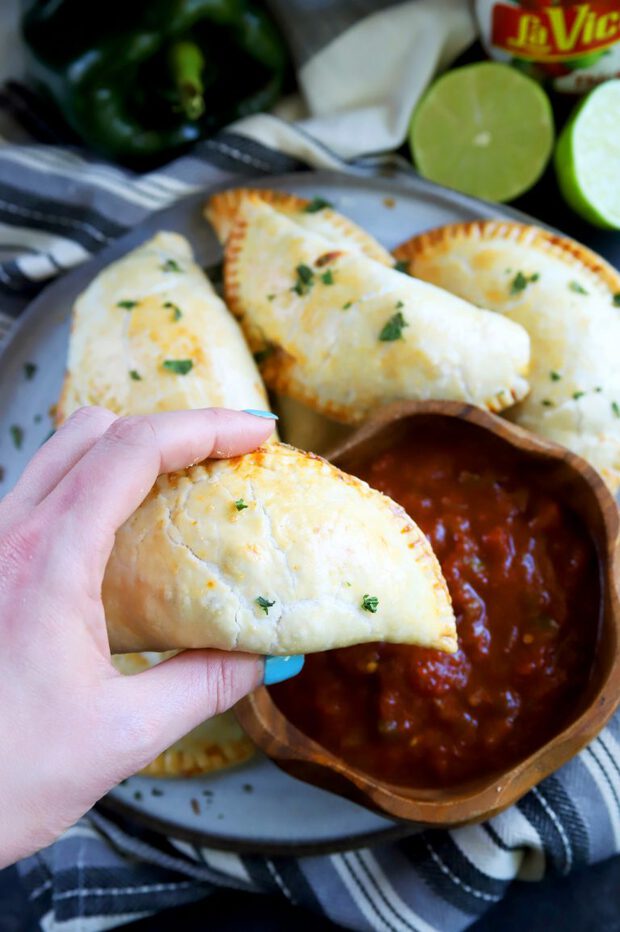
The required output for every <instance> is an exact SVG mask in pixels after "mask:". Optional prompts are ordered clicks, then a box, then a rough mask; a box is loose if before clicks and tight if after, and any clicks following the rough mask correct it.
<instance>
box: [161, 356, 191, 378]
mask: <svg viewBox="0 0 620 932" xmlns="http://www.w3.org/2000/svg"><path fill="white" fill-rule="evenodd" d="M162 365H163V368H164V369H167V370H168V372H174V373H175V374H176V375H187V373H188V372H191V370H192V369H193V368H194V363H193V362H192V360H191V359H164V361H163V363H162Z"/></svg>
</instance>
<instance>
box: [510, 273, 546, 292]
mask: <svg viewBox="0 0 620 932" xmlns="http://www.w3.org/2000/svg"><path fill="white" fill-rule="evenodd" d="M539 278H540V275H539V274H538V272H534V274H533V275H524V274H523V272H517V274H516V275H515V277H514V278H513V280H512V281H511V283H510V294H519V292H521V291H525V289H526V288H527V286H528V285H529V284H530V282H537V281H538V279H539Z"/></svg>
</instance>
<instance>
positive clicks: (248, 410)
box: [243, 408, 280, 421]
mask: <svg viewBox="0 0 620 932" xmlns="http://www.w3.org/2000/svg"><path fill="white" fill-rule="evenodd" d="M243 413H244V414H253V415H254V417H266V418H269V420H270V421H279V420H280V419H279V417H278V415H277V414H274V413H273V411H260V410H259V409H258V408H244V409H243Z"/></svg>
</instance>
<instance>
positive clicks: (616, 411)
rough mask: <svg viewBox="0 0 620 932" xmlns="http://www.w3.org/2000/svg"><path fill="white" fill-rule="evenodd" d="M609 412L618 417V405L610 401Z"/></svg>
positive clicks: (619, 413)
mask: <svg viewBox="0 0 620 932" xmlns="http://www.w3.org/2000/svg"><path fill="white" fill-rule="evenodd" d="M611 410H612V411H613V412H614V414H615V415H616V417H620V405H619V404H618V402H617V401H612V403H611Z"/></svg>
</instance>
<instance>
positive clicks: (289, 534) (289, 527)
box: [103, 443, 456, 654]
mask: <svg viewBox="0 0 620 932" xmlns="http://www.w3.org/2000/svg"><path fill="white" fill-rule="evenodd" d="M103 603H104V607H105V612H106V619H107V624H108V633H109V637H110V644H111V647H112V650H113V651H133V650H167V649H174V648H190V647H215V648H220V649H223V650H242V651H256V652H258V653H261V654H304V653H309V652H311V651H320V650H328V649H330V648H334V647H344V646H347V645H349V644H356V643H363V642H367V641H388V642H395V643H403V644H421V645H424V646H426V647H435V648H439V649H441V650H445V651H454V650H455V649H456V631H455V622H454V615H453V612H452V606H451V602H450V596H449V594H448V590H447V587H446V584H445V581H444V579H443V576H442V574H441V570H440V568H439V564H438V562H437V560H436V558H435V556H434V554H433V551H432V550H431V547H430V544H429V543H428V541H427V539H426V538H425V537H424V535H423V534H422V532H421V531H420V530H419V528H418V527H417V526H416V525H415V524H414V522H413V521H412V520H411V518H409V516H408V515H407V514H406V513H405V512H404V510H403V509H402V508H401V507H400V506H399V505H397V504H396V503H395V502H393V501H392V500H391V499H389V498H387V497H386V496H384V495H382V494H381V493H380V492H377V491H375V490H374V489H371V488H370V487H369V486H368V485H367V484H366V483H365V482H362V481H361V480H360V479H356V478H354V477H352V476H349V475H346V474H345V473H343V472H341V471H340V470H338V469H336V467H334V466H331V465H330V464H329V463H327V462H326V461H325V460H322V459H320V458H319V457H317V456H313V455H311V454H306V453H301V452H300V451H299V450H295V449H294V448H293V447H289V446H286V445H285V444H279V443H273V444H269V445H267V446H265V447H263V448H261V449H259V450H257V451H255V452H254V453H249V454H247V455H245V456H241V457H236V458H234V459H229V460H210V461H206V462H205V463H203V464H202V465H200V466H195V467H193V468H191V469H188V470H186V471H184V472H180V473H173V474H171V475H168V476H162V477H160V479H158V481H157V483H156V484H155V486H154V488H153V489H152V491H151V492H150V493H149V495H148V496H147V498H146V499H145V501H144V502H143V504H142V505H141V506H140V507H139V508H138V510H137V511H136V512H135V513H134V514H133V516H132V517H131V518H130V519H129V520H128V521H127V522H126V524H125V525H123V527H121V529H120V530H119V531H118V533H117V535H116V542H115V545H114V549H113V551H112V556H111V558H110V561H109V564H108V567H107V570H106V574H105V579H104V584H103Z"/></svg>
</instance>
